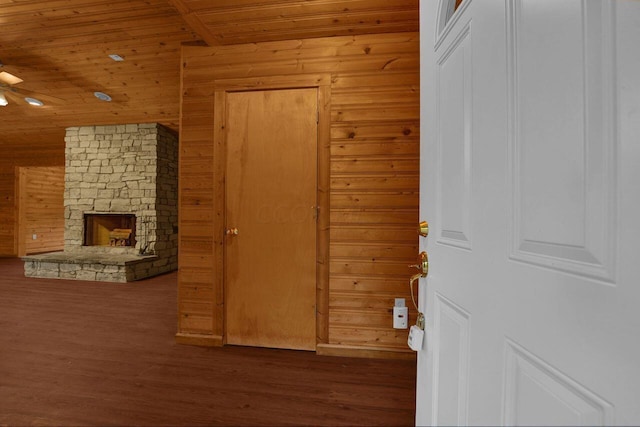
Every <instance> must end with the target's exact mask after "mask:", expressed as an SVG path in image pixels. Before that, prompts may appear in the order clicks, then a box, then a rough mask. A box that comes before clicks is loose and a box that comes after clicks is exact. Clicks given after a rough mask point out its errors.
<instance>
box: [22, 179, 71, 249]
mask: <svg viewBox="0 0 640 427" xmlns="http://www.w3.org/2000/svg"><path fill="white" fill-rule="evenodd" d="M16 169H17V174H16V176H17V186H16V187H17V194H16V196H17V203H16V206H17V211H16V212H17V224H18V225H17V245H18V256H24V255H31V254H37V253H42V252H54V251H61V250H62V249H63V248H64V166H49V167H47V166H40V167H36V166H30V167H17V168H16ZM34 236H35V239H34V238H33V237H34Z"/></svg>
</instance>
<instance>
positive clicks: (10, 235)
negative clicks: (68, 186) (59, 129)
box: [0, 135, 64, 256]
mask: <svg viewBox="0 0 640 427" xmlns="http://www.w3.org/2000/svg"><path fill="white" fill-rule="evenodd" d="M0 152H1V153H2V155H1V156H0V218H2V221H0V256H17V255H18V244H17V242H18V240H17V236H18V233H17V215H16V211H17V208H18V206H17V179H16V173H17V172H16V168H17V167H20V166H59V167H63V166H64V136H63V135H62V136H61V137H60V139H59V140H58V139H54V140H51V141H49V140H45V141H32V142H30V143H28V144H26V143H22V142H21V143H14V142H9V141H0Z"/></svg>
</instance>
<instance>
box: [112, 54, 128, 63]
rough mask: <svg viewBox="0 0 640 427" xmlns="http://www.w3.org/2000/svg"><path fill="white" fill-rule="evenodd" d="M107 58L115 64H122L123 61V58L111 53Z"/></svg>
mask: <svg viewBox="0 0 640 427" xmlns="http://www.w3.org/2000/svg"><path fill="white" fill-rule="evenodd" d="M109 58H111V59H113V60H114V61H116V62H122V61H124V58H123V57H122V56H120V55H118V54H115V53H112V54H111V55H109Z"/></svg>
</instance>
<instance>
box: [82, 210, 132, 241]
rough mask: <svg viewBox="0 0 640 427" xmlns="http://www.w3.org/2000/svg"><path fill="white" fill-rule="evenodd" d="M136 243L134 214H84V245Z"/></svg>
mask: <svg viewBox="0 0 640 427" xmlns="http://www.w3.org/2000/svg"><path fill="white" fill-rule="evenodd" d="M135 245H136V216H135V215H134V214H113V213H108V214H97V213H91V214H87V213H86V214H84V246H114V247H128V246H135Z"/></svg>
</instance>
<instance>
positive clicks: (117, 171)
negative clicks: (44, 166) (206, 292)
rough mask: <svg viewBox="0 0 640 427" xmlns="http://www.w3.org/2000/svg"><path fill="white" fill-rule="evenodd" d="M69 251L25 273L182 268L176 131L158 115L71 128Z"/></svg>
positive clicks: (88, 275)
mask: <svg viewBox="0 0 640 427" xmlns="http://www.w3.org/2000/svg"><path fill="white" fill-rule="evenodd" d="M65 143H66V148H65V158H66V165H65V192H64V204H65V232H64V251H62V252H54V253H49V254H41V255H33V256H28V257H24V260H25V275H27V276H30V277H58V278H66V279H82V280H100V281H115V282H127V281H132V280H138V279H142V278H144V277H150V276H154V275H157V274H161V273H165V272H168V271H172V270H176V269H177V268H178V261H177V254H178V243H177V242H178V240H177V223H178V212H177V206H178V200H177V194H178V178H177V174H178V162H177V157H178V138H177V136H176V135H175V134H174V133H173V132H172V131H170V130H169V129H166V128H165V127H163V126H162V125H159V124H157V123H150V124H128V125H114V126H84V127H72V128H68V129H67V132H66V137H65Z"/></svg>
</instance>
